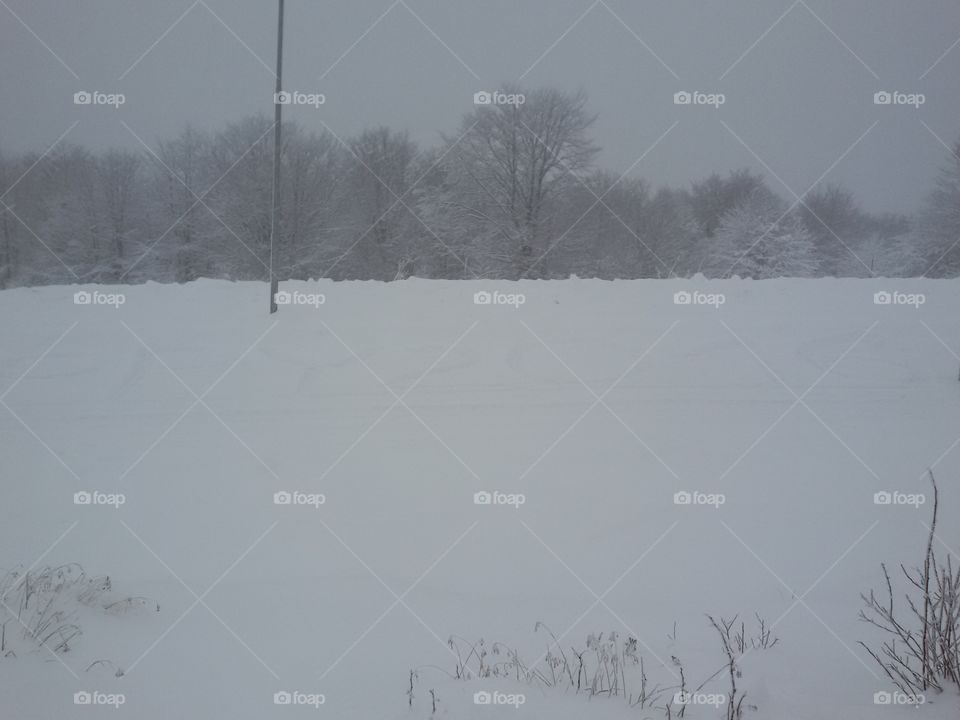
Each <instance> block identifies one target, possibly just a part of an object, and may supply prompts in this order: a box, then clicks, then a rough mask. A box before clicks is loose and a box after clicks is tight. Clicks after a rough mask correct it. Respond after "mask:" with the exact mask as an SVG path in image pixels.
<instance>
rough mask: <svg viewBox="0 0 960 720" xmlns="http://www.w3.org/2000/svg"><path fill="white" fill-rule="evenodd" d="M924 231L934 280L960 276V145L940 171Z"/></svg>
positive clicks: (922, 220)
mask: <svg viewBox="0 0 960 720" xmlns="http://www.w3.org/2000/svg"><path fill="white" fill-rule="evenodd" d="M920 231H921V233H922V235H923V237H924V244H925V245H926V249H925V255H926V257H927V261H928V263H929V264H928V268H929V272H928V275H930V276H931V277H956V276H957V275H960V141H957V143H956V144H955V145H954V146H953V149H952V151H951V153H950V157H949V158H948V159H947V162H946V164H945V165H944V166H943V167H942V168H941V169H940V175H939V177H938V178H937V184H936V187H935V189H934V190H933V192H932V193H931V194H930V197H929V198H928V199H927V207H926V210H925V212H924V213H923V215H922V217H921V222H920Z"/></svg>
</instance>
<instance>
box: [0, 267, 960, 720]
mask: <svg viewBox="0 0 960 720" xmlns="http://www.w3.org/2000/svg"><path fill="white" fill-rule="evenodd" d="M79 289H80V288H78V287H76V286H74V287H47V288H36V289H18V290H10V291H5V292H2V293H0V327H2V328H3V330H4V332H3V337H4V340H3V342H2V344H0V393H2V396H0V397H2V406H0V457H2V458H3V460H2V469H3V479H4V483H3V496H2V497H3V501H2V503H0V548H3V550H2V555H0V568H2V569H3V570H10V569H13V568H14V567H15V566H16V565H18V564H20V565H22V566H23V567H30V566H34V567H35V568H41V567H44V566H57V565H60V564H63V563H70V562H76V563H80V564H81V565H82V566H83V568H84V569H85V570H86V571H87V573H89V574H90V575H109V576H110V580H111V585H112V590H111V591H110V593H109V595H110V596H112V597H113V598H125V597H127V596H143V597H145V598H148V599H149V600H147V601H144V602H142V603H133V604H130V603H128V604H127V605H129V607H126V606H125V607H126V609H125V610H124V611H123V612H112V613H108V612H103V611H102V610H99V609H96V610H95V609H93V608H92V607H87V606H83V605H79V606H78V607H77V608H76V613H77V615H76V623H77V624H78V625H80V626H82V628H83V635H82V636H81V637H79V638H76V639H74V640H73V641H72V642H71V643H70V648H71V649H70V650H69V652H66V653H63V654H59V655H56V656H54V655H53V654H51V653H50V652H48V651H47V650H37V649H36V648H35V647H34V648H33V649H31V647H30V646H29V645H28V644H25V643H24V642H22V637H21V636H22V633H21V632H19V630H20V629H19V627H18V626H17V624H16V621H15V620H11V619H8V620H7V623H6V625H5V631H6V633H5V634H6V643H7V644H8V645H12V646H15V647H16V650H17V652H16V657H13V656H12V654H10V655H8V656H6V657H3V658H2V659H0V673H2V676H3V681H2V682H0V708H2V710H0V716H2V717H3V718H17V719H18V720H34V719H36V720H47V719H49V718H73V717H79V718H87V717H118V718H119V717H130V718H137V719H138V720H160V719H161V718H163V719H166V718H215V717H216V718H233V719H237V720H241V719H246V718H251V719H252V718H265V717H271V718H272V717H276V718H284V717H288V716H289V717H308V716H309V717H331V718H334V717H335V718H358V719H363V720H373V719H375V718H384V719H395V718H429V717H430V716H431V713H432V708H431V697H430V691H431V690H434V691H435V694H436V697H437V698H438V701H439V703H438V706H437V710H436V714H435V716H436V717H446V718H455V719H458V720H459V719H461V718H463V719H466V718H513V717H530V718H558V719H564V720H565V719H568V718H570V719H572V718H584V717H590V718H633V717H635V718H645V717H664V712H663V710H662V709H650V708H646V709H640V708H639V707H632V708H631V707H628V706H627V703H626V702H625V701H624V700H623V699H622V698H603V697H597V698H593V699H588V698H587V697H586V696H585V695H584V694H580V695H575V694H572V693H564V692H563V691H559V690H549V689H548V690H544V689H542V688H541V687H540V686H539V685H536V684H534V685H528V684H525V683H517V682H515V681H509V680H507V679H503V678H499V679H484V680H454V679H451V678H450V677H448V676H447V675H446V674H445V672H447V673H452V672H453V671H454V668H455V664H456V660H455V658H454V657H453V655H452V652H451V648H450V647H449V646H448V645H447V641H448V639H449V638H450V636H451V635H456V636H460V637H462V638H465V639H467V640H469V641H470V642H472V641H475V640H477V639H479V638H484V639H485V640H486V641H487V643H488V645H489V643H491V642H492V641H494V640H498V641H502V642H504V643H506V644H507V645H509V646H510V647H513V648H518V649H519V651H520V652H521V654H522V655H523V656H524V657H525V658H527V660H528V661H532V660H535V659H536V658H537V656H538V655H540V654H541V653H542V652H543V651H544V650H545V648H546V646H547V640H546V638H545V632H544V630H543V629H539V630H537V631H535V625H536V623H538V622H542V623H545V624H546V625H547V626H549V628H550V629H551V630H552V631H553V633H554V634H555V635H557V636H561V637H562V642H561V645H562V647H564V648H565V649H566V650H567V652H569V651H570V650H569V649H570V647H571V646H575V647H577V648H581V649H582V648H584V647H585V645H586V639H587V636H588V635H590V634H599V633H600V632H604V633H609V632H610V631H616V632H617V633H619V634H620V636H621V637H622V638H628V637H635V638H637V639H638V641H639V650H638V654H639V655H640V656H642V658H643V660H644V666H645V670H646V673H647V675H648V676H649V677H650V681H651V682H655V683H660V684H662V685H665V686H669V685H672V684H675V683H676V681H677V675H678V672H677V670H678V667H679V666H678V665H677V664H676V663H675V661H674V660H673V658H678V659H679V661H680V662H681V663H682V667H683V668H684V672H685V676H686V678H687V681H688V682H689V683H691V684H695V685H699V684H700V682H702V681H703V680H706V679H707V678H708V677H710V676H711V675H712V674H714V673H715V672H716V671H717V670H718V669H720V668H722V667H723V664H724V656H723V653H722V651H721V647H720V644H719V641H718V638H717V635H716V633H715V632H714V630H713V629H712V628H711V627H710V625H709V624H708V621H707V619H706V617H705V614H706V613H710V614H713V615H722V616H725V617H731V616H733V615H735V614H738V613H739V614H740V615H741V616H742V617H745V618H747V619H752V618H753V616H754V613H759V614H760V615H761V616H762V617H764V618H765V619H766V620H767V621H768V622H771V623H774V634H775V635H776V636H777V637H778V638H779V642H778V643H777V644H776V646H775V647H773V648H772V649H770V650H763V651H757V652H753V653H747V655H746V656H745V657H744V658H743V659H742V662H741V670H742V677H741V678H739V679H738V685H739V686H740V688H741V691H745V692H746V694H747V699H746V703H747V704H749V705H755V706H756V707H757V710H756V711H752V710H751V711H749V713H748V716H750V717H757V718H775V719H781V718H791V719H793V720H805V719H808V718H809V719H813V718H828V717H830V718H845V719H846V720H859V719H861V718H901V717H902V718H906V717H910V718H917V717H922V718H930V719H933V718H936V719H938V720H939V719H946V718H956V717H957V716H958V707H960V697H958V695H957V692H956V691H955V690H951V691H948V692H946V693H944V694H942V695H932V696H930V697H928V698H926V703H925V704H924V705H923V706H922V707H920V708H919V709H915V708H914V707H913V706H893V705H891V706H883V705H876V704H875V703H874V694H875V693H877V692H882V691H891V690H893V689H894V688H893V687H892V686H891V685H890V684H889V682H888V681H887V680H886V679H885V678H884V677H883V675H882V673H881V671H880V669H879V667H877V666H876V665H875V664H874V662H873V661H872V660H871V659H870V657H869V656H868V655H867V653H866V652H865V651H864V649H863V648H862V647H860V646H859V645H858V641H859V640H866V641H876V640H877V639H878V635H877V634H876V632H873V631H871V628H870V627H869V626H867V625H866V624H865V623H863V622H861V621H858V619H857V614H858V611H859V610H860V608H861V606H862V603H861V600H860V598H859V594H860V593H861V592H863V591H866V590H868V589H869V588H871V587H875V588H879V587H880V586H881V583H882V575H881V572H880V563H881V562H886V563H888V565H889V566H893V567H895V566H896V565H897V564H898V563H900V562H904V563H908V564H914V563H916V562H918V561H919V560H920V559H922V556H923V547H924V543H925V539H926V533H927V529H926V527H925V524H924V523H927V522H928V521H929V510H930V506H929V501H928V502H927V503H926V504H924V505H920V506H919V507H916V506H914V505H910V504H890V505H878V504H875V502H874V494H875V493H877V492H881V491H889V492H894V491H897V492H900V493H904V494H905V495H901V496H898V497H900V498H903V497H907V496H909V495H910V494H917V493H924V494H927V495H929V486H928V484H927V480H926V477H925V472H926V470H927V468H929V467H931V466H932V467H933V468H934V471H935V473H936V475H937V477H938V480H939V483H940V488H941V516H940V517H941V523H940V526H939V528H938V531H939V532H938V534H939V536H940V539H941V541H942V543H943V544H944V545H945V546H947V547H950V548H953V549H955V550H960V524H958V523H957V522H956V521H957V518H958V517H960V513H958V510H960V484H958V480H960V449H958V448H957V445H958V443H960V441H958V435H960V384H958V382H957V372H958V365H960V360H958V357H957V353H960V326H958V324H957V308H958V307H960V284H958V283H957V282H956V281H903V280H897V281H886V280H870V281H859V280H778V281H764V282H750V281H736V280H735V281H726V282H711V283H707V282H699V283H698V282H697V281H669V282H668V281H662V282H656V281H635V282H612V283H610V282H602V281H577V280H572V281H564V282H522V283H514V284H511V283H489V284H484V283H481V282H443V281H420V280H411V281H406V282H402V283H392V284H380V283H373V282H352V283H336V284H335V283H327V282H324V283H291V284H288V285H286V286H285V289H286V290H288V291H291V292H293V291H297V292H298V293H301V294H299V295H296V296H295V298H294V299H295V300H296V301H297V302H298V303H299V304H291V305H287V306H283V307H281V308H280V312H279V313H278V314H276V315H274V316H268V315H267V313H266V305H267V291H266V288H265V286H264V285H263V284H254V283H228V282H220V281H199V282H195V283H191V284H189V285H185V286H172V285H171V286H163V285H157V284H147V285H145V286H138V287H119V288H116V287H93V286H89V287H86V288H84V290H85V291H88V292H91V293H92V292H95V291H96V292H99V293H116V292H122V293H123V298H122V300H123V303H122V305H119V306H118V307H117V306H112V305H110V304H97V302H94V303H90V304H84V305H76V304H74V293H75V292H77V291H78V290H79ZM494 290H497V291H500V292H502V293H507V294H512V295H516V294H518V293H519V294H522V295H523V297H522V300H523V303H522V304H519V300H520V299H521V298H510V297H506V296H502V295H500V296H496V298H495V300H499V301H503V300H510V299H514V300H517V301H518V302H517V303H516V304H514V305H511V304H502V303H496V302H494V303H490V304H475V303H474V293H476V292H483V291H494ZM694 290H697V291H700V292H703V293H710V294H722V295H723V297H722V298H713V299H716V300H720V299H722V300H723V303H722V305H719V306H717V305H710V304H696V303H690V304H675V302H674V294H675V293H677V292H693V291H694ZM878 292H891V293H893V292H898V293H902V294H901V295H897V296H896V298H895V300H897V301H909V300H911V299H913V300H917V302H916V303H913V304H894V303H892V304H875V302H874V294H875V293H878ZM910 293H912V294H919V295H920V296H921V297H919V298H910V296H909V295H907V294H910ZM317 294H322V295H323V298H322V299H323V300H324V302H323V303H322V304H320V302H319V301H320V299H321V298H319V297H317ZM695 299H696V300H697V301H704V300H710V299H711V298H709V297H706V296H704V295H698V296H696V298H695ZM104 300H105V298H104V297H103V296H102V295H100V296H97V297H96V298H95V301H104ZM107 300H109V298H107ZM312 300H313V301H316V302H314V303H313V304H311V303H310V301H312ZM919 300H922V301H923V303H922V305H920V304H919ZM283 491H287V492H294V491H296V492H298V493H301V494H300V495H297V496H296V500H297V501H299V502H300V504H296V503H291V504H276V503H275V502H274V494H275V493H278V492H283ZM484 491H487V492H494V491H496V492H497V493H500V494H499V495H497V496H496V497H497V500H501V501H509V500H513V501H515V502H514V503H513V504H509V502H507V503H493V504H489V505H487V504H476V503H475V502H474V499H475V498H474V496H475V493H479V492H484ZM77 492H88V493H97V494H96V495H94V496H92V497H93V502H91V504H87V505H84V504H75V502H74V498H75V495H74V494H75V493H77ZM678 492H689V493H692V494H694V493H696V494H695V495H693V498H694V502H692V503H690V504H682V503H680V504H678V503H677V502H675V494H676V493H678ZM121 495H122V497H120V496H121ZM111 496H118V497H117V499H122V500H123V504H122V505H120V506H119V507H115V506H113V505H110V504H102V502H101V501H104V500H110V499H111ZM321 496H322V498H321ZM519 496H522V497H519ZM81 497H83V496H81ZM283 497H284V496H280V498H281V499H282V498H283ZM684 497H685V496H680V499H681V500H682V499H683V498H684ZM321 499H322V500H323V501H324V502H323V503H322V504H321V503H320V502H319V501H320V500H321ZM521 499H522V500H523V502H522V504H519V501H520V500H521ZM311 500H314V501H316V502H314V503H313V504H311V503H310V501H311ZM304 502H305V503H306V504H304ZM698 503H699V504H698ZM941 549H943V546H941ZM5 617H7V616H5ZM98 660H103V661H105V662H101V663H97V662H96V661H98ZM107 661H108V662H107ZM414 668H418V672H417V679H416V682H415V685H414V693H413V699H412V707H410V706H408V703H409V699H408V695H407V691H408V686H409V673H410V670H411V669H414ZM118 671H122V674H121V676H120V677H117V674H118ZM444 671H445V672H444ZM726 682H727V680H726V677H725V675H724V674H723V673H720V674H719V675H717V676H716V677H715V678H714V679H713V680H712V681H711V682H710V683H708V684H707V685H706V687H705V688H704V691H710V692H714V693H723V692H726V690H727V685H726ZM630 690H631V691H635V688H630ZM82 691H88V692H95V691H96V692H99V693H107V694H109V693H113V694H122V698H123V704H122V705H121V706H120V707H119V708H116V707H113V706H110V705H105V706H104V705H101V706H92V705H91V706H78V705H75V704H74V693H76V692H82ZM284 691H287V692H293V691H298V692H300V693H303V694H304V695H301V696H298V697H299V698H300V700H305V699H309V698H308V696H309V695H310V694H316V695H321V694H322V696H323V699H324V702H323V704H322V705H319V704H318V705H316V706H311V705H309V704H308V705H306V706H303V705H301V706H297V707H292V706H291V707H287V706H281V705H276V704H275V703H274V694H275V693H277V692H284ZM480 691H490V692H494V691H496V692H500V693H506V694H517V693H522V694H523V695H524V703H523V705H521V706H519V707H514V706H511V705H500V706H488V705H480V704H475V703H474V693H476V692H480ZM100 697H101V699H103V698H104V697H106V696H100ZM676 712H677V708H676V707H675V708H674V714H676ZM685 716H686V717H690V718H721V717H723V716H724V708H723V707H716V708H715V707H712V706H709V705H706V706H690V707H688V708H687V712H686V715H685Z"/></svg>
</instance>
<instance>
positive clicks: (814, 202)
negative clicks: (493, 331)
mask: <svg viewBox="0 0 960 720" xmlns="http://www.w3.org/2000/svg"><path fill="white" fill-rule="evenodd" d="M505 92H507V93H514V94H516V93H520V89H519V88H506V89H505ZM523 94H524V96H525V102H523V103H522V104H521V103H510V104H502V105H496V104H492V105H478V106H475V107H474V108H473V110H471V111H470V112H468V113H467V114H465V115H464V116H463V118H462V121H461V123H460V126H459V127H458V128H457V129H456V131H455V132H454V133H452V134H450V135H449V136H442V141H441V142H439V143H438V144H437V145H436V146H433V147H426V148H421V147H418V146H417V145H416V144H415V143H414V142H413V141H411V139H410V137H409V135H408V133H406V132H404V131H396V130H393V129H390V128H388V127H382V126H381V127H375V128H371V129H368V130H365V131H363V132H361V133H360V134H358V135H356V136H355V137H351V138H347V139H341V138H339V137H336V136H334V135H333V134H332V133H330V132H326V131H324V132H314V131H307V130H305V129H303V128H302V127H300V126H298V125H297V124H296V123H293V122H289V123H284V127H283V138H284V139H283V146H282V148H281V167H282V187H281V188H280V190H281V193H280V198H281V208H282V224H281V227H280V232H279V235H278V237H277V238H276V242H274V243H273V263H274V265H273V266H274V270H275V273H276V274H277V275H278V276H279V277H280V278H281V279H306V278H319V277H328V278H333V279H337V280H344V279H375V280H394V279H402V278H406V277H411V276H417V277H427V278H475V277H486V278H507V279H519V278H564V277H570V276H573V275H576V276H578V277H597V278H608V279H609V278H664V277H686V276H690V275H693V274H696V273H703V274H704V275H706V276H708V277H729V276H740V277H751V278H758V279H761V278H771V277H780V276H795V277H816V276H825V275H829V276H856V277H869V276H872V275H886V276H903V277H910V276H918V275H927V276H929V277H955V276H957V275H958V273H960V242H958V241H960V142H958V143H957V144H956V145H955V146H954V148H953V152H952V154H951V155H950V156H949V157H948V158H947V159H946V161H945V163H944V165H943V167H942V168H941V169H940V171H939V175H938V176H937V179H936V183H935V185H934V189H933V191H932V192H931V193H930V195H929V197H928V199H927V201H926V203H925V205H924V207H923V208H922V209H921V210H920V211H918V212H916V213H914V214H913V215H898V214H889V213H888V214H871V213H868V212H865V211H864V210H862V209H861V207H860V205H859V203H858V201H857V198H856V197H855V195H854V194H853V193H852V192H851V191H850V190H848V189H846V188H844V187H842V186H840V185H836V184H827V185H824V186H822V187H817V188H815V189H814V190H812V191H811V192H810V193H808V194H807V195H806V196H804V197H803V198H802V199H801V200H800V201H798V202H794V203H788V202H787V201H786V200H785V199H784V198H782V197H780V196H779V195H778V194H777V193H776V192H774V190H773V189H771V188H770V187H769V185H768V184H767V182H766V181H765V179H764V177H763V176H762V175H761V174H758V173H756V172H753V171H751V170H750V169H739V170H735V171H732V172H730V173H728V174H726V175H720V174H714V175H711V176H710V177H707V178H705V179H702V180H699V181H695V182H692V183H691V184H690V185H689V187H683V188H675V187H667V186H661V187H654V186H653V185H651V184H650V183H649V182H648V181H646V180H643V179H639V178H620V177H619V176H617V175H615V174H612V173H610V172H609V171H606V170H603V169H602V168H598V167H597V166H596V164H595V158H596V155H597V152H598V147H597V146H596V144H595V143H594V142H593V140H592V139H591V137H590V127H591V125H592V123H593V121H594V119H595V118H594V116H593V115H591V114H590V112H589V110H588V108H587V98H586V96H585V94H583V93H582V92H580V93H568V92H564V91H561V90H558V89H554V88H539V89H534V90H531V91H528V92H525V93H523ZM272 129H273V125H272V122H271V121H270V120H269V119H268V118H267V117H266V116H262V115H258V116H251V117H247V118H244V119H242V120H240V121H239V122H235V123H231V124H228V125H227V126H226V127H224V128H222V129H220V130H218V131H215V132H205V131H200V130H197V129H194V128H192V127H189V126H187V127H185V128H184V129H183V130H182V131H181V132H180V133H179V134H178V135H176V136H175V137H172V138H169V139H166V140H163V141H161V142H159V143H158V145H157V147H156V149H148V148H146V147H144V149H142V150H140V151H134V150H120V149H110V150H106V151H103V152H97V153H94V152H90V151H88V150H86V149H84V148H82V147H79V146H76V145H70V144H65V143H64V144H58V145H57V146H56V147H54V148H53V149H52V150H50V151H49V152H47V153H45V154H42V155H41V154H39V153H32V152H28V153H22V154H19V155H5V154H3V153H2V152H0V188H4V193H3V195H2V196H0V287H4V288H5V287H15V286H29V285H44V284H52V283H70V282H98V283H118V282H126V283H134V282H143V281H146V280H156V281H161V282H187V281H190V280H194V279H197V278H201V277H211V278H227V279H232V280H249V279H266V278H267V277H268V276H269V263H270V252H271V202H272V193H273V132H272Z"/></svg>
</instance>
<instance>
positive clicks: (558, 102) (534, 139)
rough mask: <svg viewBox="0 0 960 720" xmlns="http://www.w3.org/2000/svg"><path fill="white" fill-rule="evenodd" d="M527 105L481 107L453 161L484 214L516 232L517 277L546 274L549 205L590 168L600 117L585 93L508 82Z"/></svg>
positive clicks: (464, 127) (469, 119)
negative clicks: (593, 128)
mask: <svg viewBox="0 0 960 720" xmlns="http://www.w3.org/2000/svg"><path fill="white" fill-rule="evenodd" d="M504 94H505V95H507V96H521V95H522V96H523V97H524V102H523V103H518V102H516V103H510V102H507V103H504V104H487V105H480V106H478V107H477V108H476V109H474V111H473V112H471V113H469V114H468V115H466V116H465V117H464V119H463V121H462V123H461V129H460V137H459V142H456V141H454V140H451V141H450V143H451V145H452V146H453V149H452V152H451V156H452V160H453V161H454V162H456V163H459V164H460V165H461V170H462V173H461V175H460V178H461V182H460V183H458V187H459V189H460V191H461V193H462V196H463V200H464V202H465V204H467V205H468V206H469V207H471V208H472V209H473V210H474V212H475V215H476V217H477V218H478V219H483V220H484V221H485V222H487V223H489V224H491V225H493V226H494V227H496V228H497V230H498V236H499V231H500V230H502V229H506V230H507V231H508V232H509V233H510V234H511V235H512V237H513V243H512V245H513V247H512V248H511V250H510V254H511V256H512V257H511V258H510V261H511V262H510V266H511V269H512V273H511V274H512V275H513V276H515V277H524V276H542V275H544V274H546V273H547V271H546V269H545V268H544V267H543V266H542V264H541V263H539V262H538V258H539V257H541V256H542V255H543V252H544V250H545V249H546V247H547V246H548V244H549V238H550V232H549V230H548V228H547V227H546V226H545V225H546V217H545V215H546V208H547V206H548V203H549V201H550V200H551V199H552V198H554V197H556V195H558V194H559V193H560V191H561V189H562V188H563V187H564V186H567V185H569V184H570V183H574V182H577V180H576V178H575V177H574V176H575V175H577V174H580V173H582V172H584V171H585V170H586V169H587V167H588V166H589V164H590V162H591V160H592V158H593V156H594V154H595V152H596V148H595V147H594V145H593V143H592V142H591V141H590V140H589V138H588V137H587V130H588V128H589V127H590V125H591V124H592V123H593V120H594V118H593V117H592V116H591V115H589V114H588V113H587V110H586V103H587V98H586V95H585V94H584V93H582V92H581V93H576V94H569V93H565V92H563V91H561V90H557V89H554V88H541V89H537V90H532V91H530V92H527V93H524V92H522V90H521V89H520V88H518V87H513V86H509V87H505V88H504Z"/></svg>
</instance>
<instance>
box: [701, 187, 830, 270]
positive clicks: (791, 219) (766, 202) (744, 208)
mask: <svg viewBox="0 0 960 720" xmlns="http://www.w3.org/2000/svg"><path fill="white" fill-rule="evenodd" d="M785 210H786V208H785V207H784V204H783V201H782V200H779V199H777V198H772V197H770V196H769V195H768V194H767V193H762V192H755V193H753V194H752V195H751V196H750V198H749V199H748V200H747V201H746V202H744V203H742V204H740V205H739V206H737V207H736V208H734V209H733V210H731V211H730V212H728V213H727V214H726V215H724V216H723V218H722V219H721V221H720V224H719V226H718V227H717V230H716V233H715V235H714V237H713V238H712V239H711V240H709V245H708V248H709V255H710V258H711V259H710V263H709V265H710V268H711V274H718V275H722V276H723V275H739V276H740V277H750V278H754V279H765V278H775V277H809V276H811V275H813V274H814V273H815V272H816V270H817V255H816V247H815V245H814V242H813V238H812V237H811V235H810V233H809V231H807V229H806V228H805V227H804V225H803V222H802V220H800V218H799V217H797V215H796V214H795V213H792V212H791V213H787V214H786V215H785V214H784V212H785Z"/></svg>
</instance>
